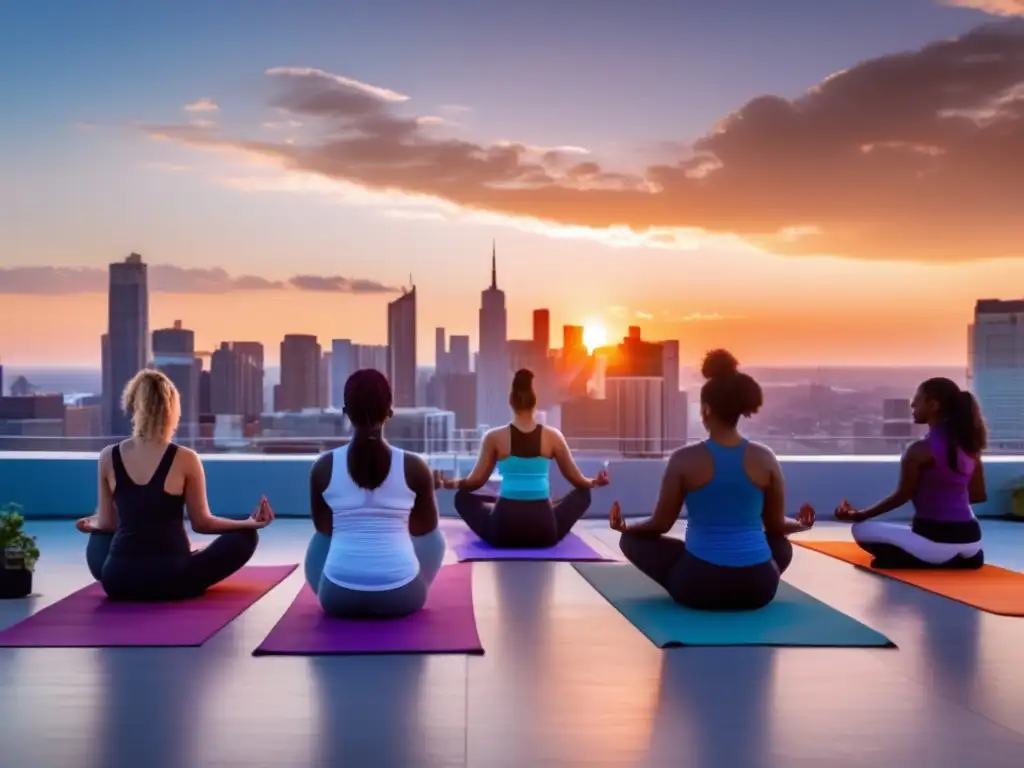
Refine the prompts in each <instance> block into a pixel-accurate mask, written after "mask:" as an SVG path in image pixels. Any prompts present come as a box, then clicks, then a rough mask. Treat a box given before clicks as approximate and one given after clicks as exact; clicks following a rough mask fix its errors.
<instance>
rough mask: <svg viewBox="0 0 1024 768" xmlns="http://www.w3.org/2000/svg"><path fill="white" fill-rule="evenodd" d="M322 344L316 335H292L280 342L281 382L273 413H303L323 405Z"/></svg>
mask: <svg viewBox="0 0 1024 768" xmlns="http://www.w3.org/2000/svg"><path fill="white" fill-rule="evenodd" d="M320 356H321V351H320V344H319V343H318V342H317V340H316V336H307V335H301V334H289V335H288V336H285V337H284V341H282V342H281V383H280V384H279V385H278V387H277V392H276V394H277V397H276V398H275V401H274V410H277V411H301V410H304V409H306V408H318V407H319V404H320Z"/></svg>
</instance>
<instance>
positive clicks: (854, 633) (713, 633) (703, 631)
mask: <svg viewBox="0 0 1024 768" xmlns="http://www.w3.org/2000/svg"><path fill="white" fill-rule="evenodd" d="M573 567H574V568H575V569H576V570H577V571H579V572H580V575H581V576H583V578H585V579H586V580H587V581H588V582H590V585H591V586H592V587H594V589H596V590H597V591H598V592H600V593H601V595H602V596H603V597H604V598H605V599H606V600H607V601H608V602H609V603H611V604H612V605H613V606H615V608H617V609H618V611H619V613H621V614H622V615H623V616H625V617H626V618H627V619H628V620H629V622H630V623H631V624H633V626H635V627H636V628H637V629H639V630H640V631H641V632H642V633H643V634H644V635H646V636H647V638H648V639H649V640H650V641H651V642H652V643H654V644H655V645H656V646H658V647H659V648H672V647H678V646H684V645H703V646H708V645H718V646H724V645H772V646H802V647H817V648H840V647H842V648H854V647H857V648H865V647H876V648H883V647H890V648H892V647H895V645H894V643H893V642H892V641H891V640H889V638H887V637H885V636H884V635H882V634H879V633H878V632H876V631H875V630H873V629H871V628H870V627H867V626H865V625H864V624H861V623H860V622H859V621H857V620H856V619H852V618H850V617H849V616H847V615H846V614H845V613H840V612H839V611H837V610H835V609H834V608H830V607H829V606H828V605H826V604H825V603H823V602H821V601H820V600H817V599H815V598H813V597H811V596H810V595H808V594H807V593H806V592H801V591H800V590H799V589H797V588H796V587H794V586H792V585H791V584H787V583H786V582H782V583H781V584H780V585H779V591H778V593H777V594H776V596H775V600H773V601H772V602H771V603H770V604H769V605H768V606H767V607H765V608H762V609H761V610H759V611H743V612H735V613H727V612H713V611H694V610H691V609H689V608H683V607H682V606H681V605H677V604H676V603H675V602H673V600H672V598H670V597H669V596H668V595H667V594H666V593H665V590H664V589H662V588H661V587H660V586H658V585H657V584H655V583H654V582H653V581H651V579H649V578H648V577H647V576H645V575H644V574H643V573H641V572H640V571H639V570H637V568H636V567H635V566H633V565H630V564H628V563H616V564H612V563H573Z"/></svg>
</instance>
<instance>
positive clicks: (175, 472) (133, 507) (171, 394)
mask: <svg viewBox="0 0 1024 768" xmlns="http://www.w3.org/2000/svg"><path fill="white" fill-rule="evenodd" d="M124 407H125V410H126V411H127V412H128V413H129V414H130V415H131V418H132V428H133V432H134V436H133V437H132V438H131V439H129V440H125V441H124V442H122V443H120V444H118V445H115V446H111V447H110V448H106V449H104V450H103V452H102V453H101V454H100V460H99V510H98V512H97V514H96V515H95V516H93V517H86V518H83V519H81V520H79V521H78V523H77V527H78V530H80V531H82V532H83V533H88V534H89V544H88V546H87V547H86V561H87V563H88V565H89V570H90V571H91V573H92V575H93V578H95V579H96V580H97V581H99V582H100V583H101V584H102V585H103V589H104V591H105V592H106V593H107V595H108V596H109V597H111V598H112V599H120V600H143V601H150V600H152V601H157V600H177V599H183V598H188V597H197V596H199V595H201V594H202V593H203V592H205V591H206V590H207V589H208V588H210V587H212V586H213V585H214V584H216V583H218V582H220V581H223V580H224V579H226V578H227V577H228V576H230V575H231V574H233V573H235V572H236V571H237V570H239V569H240V568H241V567H242V566H243V565H245V564H246V563H247V562H249V559H250V558H251V557H252V556H253V553H254V552H255V551H256V544H257V542H258V541H259V534H258V533H257V530H258V529H260V528H263V527H265V526H267V525H269V524H270V522H271V521H272V520H273V519H274V513H273V511H272V510H271V509H270V505H269V504H268V503H267V500H266V499H265V498H264V499H261V501H260V504H259V506H258V508H257V509H256V512H255V513H254V514H253V516H252V517H250V518H248V519H246V520H229V519H226V518H222V517H215V516H214V515H212V514H210V507H209V504H208V502H207V499H206V475H205V473H204V472H203V464H202V462H201V461H200V460H199V456H198V455H197V454H196V453H195V452H194V451H190V450H189V449H187V448H181V447H179V446H177V445H175V444H174V443H173V442H171V439H172V438H173V436H174V432H175V430H176V429H177V427H178V420H179V418H180V416H181V408H180V398H179V396H178V391H177V389H176V388H175V386H174V384H173V383H172V382H171V380H170V379H168V378H167V377H166V376H165V375H164V374H162V373H160V372H158V371H151V370H147V371H142V372H140V373H139V374H137V375H136V376H135V378H134V379H132V381H131V382H130V383H129V384H128V387H127V388H126V389H125V393H124ZM186 508H187V509H188V517H189V521H190V522H191V524H192V530H193V531H195V532H196V533H219V534H221V535H220V536H219V537H218V538H217V539H216V540H214V541H213V543H211V544H210V545H209V546H208V547H206V548H205V549H202V550H200V551H198V552H192V550H191V546H190V544H189V540H188V535H187V534H186V533H185V521H184V515H185V509H186Z"/></svg>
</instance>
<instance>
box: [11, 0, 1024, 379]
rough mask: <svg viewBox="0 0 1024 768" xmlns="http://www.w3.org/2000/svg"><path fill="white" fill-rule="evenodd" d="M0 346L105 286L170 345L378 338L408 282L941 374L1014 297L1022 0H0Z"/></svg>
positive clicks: (647, 329)
mask: <svg viewBox="0 0 1024 768" xmlns="http://www.w3.org/2000/svg"><path fill="white" fill-rule="evenodd" d="M0 69H2V71H4V72H5V73H7V75H6V76H5V77H4V78H0V104H3V105H4V106H3V109H0V307H2V309H3V311H2V312H0V360H2V361H3V362H5V363H11V364H21V365H29V364H31V365H43V364H52V365H61V364H63V365H98V364H99V337H100V335H101V334H102V333H104V332H105V331H106V324H107V319H106V296H105V290H106V268H107V265H108V264H109V263H110V262H113V261H119V260H121V259H123V258H124V257H125V256H127V255H128V254H129V253H131V252H138V253H141V254H142V255H143V257H144V258H145V260H146V261H147V263H149V264H150V265H151V267H150V270H151V271H150V283H151V289H152V294H151V300H150V306H151V318H150V324H151V327H153V328H159V327H165V326H169V325H170V324H172V323H173V322H174V321H175V320H178V319H180V320H181V321H182V322H183V323H184V325H185V327H189V328H192V329H194V330H195V331H196V334H197V342H198V344H199V346H200V347H201V348H207V349H209V348H213V347H215V345H216V344H218V343H219V342H220V341H228V340H256V341H261V342H263V343H264V344H266V345H267V354H268V357H269V358H270V359H271V360H273V359H274V358H276V357H277V351H278V348H279V346H278V345H279V343H280V340H281V337H282V336H283V335H284V334H285V333H315V334H317V335H318V336H319V337H320V339H321V342H322V343H323V344H325V346H328V345H329V342H330V339H332V338H351V339H354V340H355V341H357V342H362V343H384V341H385V339H386V304H387V302H388V301H389V300H391V299H393V298H394V297H395V296H396V295H397V292H398V291H399V290H400V289H401V288H402V287H403V286H407V285H409V284H410V280H411V281H412V282H413V283H414V284H415V285H416V288H417V300H418V302H419V317H418V323H419V328H418V331H419V344H418V357H419V362H420V363H421V364H430V363H431V362H432V361H433V350H434V341H433V340H434V328H435V327H437V326H442V327H445V328H446V329H448V331H449V332H450V333H462V334H466V333H468V334H469V335H470V336H471V337H472V338H473V340H474V342H473V343H474V345H475V339H476V336H477V323H478V319H477V311H478V308H479V303H480V295H479V294H480V291H481V290H482V289H484V288H486V287H487V285H488V283H489V279H490V255H491V248H492V242H493V243H496V248H497V255H498V278H499V285H500V287H502V288H503V289H504V290H505V291H506V295H507V302H508V311H509V332H510V335H511V336H512V337H527V336H528V335H529V333H530V322H531V317H530V315H531V310H532V309H534V308H537V307H547V308H550V310H551V315H552V323H553V325H554V326H555V330H553V334H552V335H553V337H554V338H555V339H559V338H560V331H559V330H558V329H560V327H561V325H563V324H566V323H573V324H581V323H589V324H591V325H593V326H597V325H603V326H604V327H606V328H607V330H608V332H609V334H610V335H611V336H613V337H615V336H618V335H620V334H624V333H625V330H626V327H627V326H628V325H631V324H639V325H640V326H641V327H642V328H643V331H644V335H645V337H648V338H652V339H669V338H672V339H679V340H680V342H681V353H682V355H683V357H684V360H685V359H687V358H688V357H692V358H693V360H694V362H696V361H697V360H698V359H699V356H700V355H701V354H702V352H703V351H704V350H706V349H708V348H711V347H718V346H726V347H728V348H730V349H732V350H733V351H734V352H735V353H736V354H737V356H738V357H739V358H740V359H741V361H742V362H744V363H750V364H760V365H844V364H846V365H866V364H870V365H901V364H905V365H922V364H923V365H927V364H956V365H958V364H966V351H967V324H968V323H969V322H970V319H971V315H972V310H973V305H974V301H975V300H976V299H977V298H982V297H986V298H989V297H990V298H1018V297H1019V296H1020V295H1021V292H1022V291H1021V290H1020V289H1019V286H1021V285H1024V173H1021V172H1020V168H1022V167H1024V0H963V2H954V1H953V0H950V1H949V2H940V0H829V2H827V3H812V2H807V1H806V0H773V2H771V3H766V2H763V0H714V1H712V0H701V1H700V2H697V1H695V0H690V1H686V0H677V2H674V3H666V2H663V0H632V2H629V3H625V2H612V0H560V2H558V3H551V2H546V3H540V2H535V0H522V1H521V2H517V3H508V2H501V1H499V0H443V2H436V3H422V2H418V1H417V0H377V2H374V3H372V4H363V3H346V2H342V1H341V0H336V1H333V2H328V1H327V0H287V1H285V0H282V1H280V2H278V1H277V0H218V1H217V2H215V3H210V2H204V1H203V0H181V1H180V2H173V3H172V2H164V1H161V2H155V1H154V2H150V3H130V2H127V0H122V1H121V2H113V1H110V0H92V2H89V3H70V2H68V3H61V4H47V3H39V2H33V1H32V0H4V1H3V2H0Z"/></svg>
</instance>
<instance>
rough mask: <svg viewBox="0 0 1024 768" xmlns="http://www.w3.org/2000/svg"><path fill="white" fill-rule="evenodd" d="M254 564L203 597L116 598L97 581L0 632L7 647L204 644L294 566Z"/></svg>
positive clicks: (112, 646) (113, 646)
mask: <svg viewBox="0 0 1024 768" xmlns="http://www.w3.org/2000/svg"><path fill="white" fill-rule="evenodd" d="M296 567H297V566H295V565H249V566H246V567H245V568H242V569H241V570H240V571H238V572H237V573H235V574H233V575H232V576H229V577H228V578H226V579H225V580H224V581H222V582H221V583H220V584H217V585H216V586H214V587H211V588H210V589H209V590H207V592H206V594H204V595H203V596H202V597H196V598H192V599H189V600H177V601H174V602H166V603H135V602H116V601H114V600H109V599H107V596H106V595H105V594H104V592H103V587H101V586H100V585H99V584H97V583H93V584H90V585H89V586H88V587H85V588H84V589H80V590H78V591H77V592H74V593H72V594H70V595H68V596H67V597H65V598H63V599H62V600H58V601H57V602H56V603H54V604H53V605H48V606H46V607H45V608H43V609H42V610H41V611H39V612H38V613H35V614H33V615H32V616H29V617H28V618H27V619H25V620H24V621H21V622H19V623H17V624H15V625H14V626H13V627H10V628H9V629H7V630H4V631H3V632H0V647H4V648H119V647H184V646H198V645H202V644H203V643H205V642H206V641H207V640H209V639H210V638H211V637H213V636H214V635H215V634H216V633H217V632H219V631H220V630H221V629H223V628H224V627H226V626H227V625H228V624H230V623H231V621H232V620H234V619H235V618H237V617H238V616H239V615H241V614H242V612H243V611H245V610H246V609H247V608H249V607H250V606H251V605H253V604H254V603H255V602H256V601H257V600H259V599H260V598H261V597H263V596H264V595H265V594H267V592H269V591H270V590H271V589H273V588H274V587H276V586H277V585H278V584H280V583H281V582H282V581H284V579H285V578H287V577H288V575H289V574H290V573H291V572H292V571H294V570H295V568H296Z"/></svg>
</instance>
